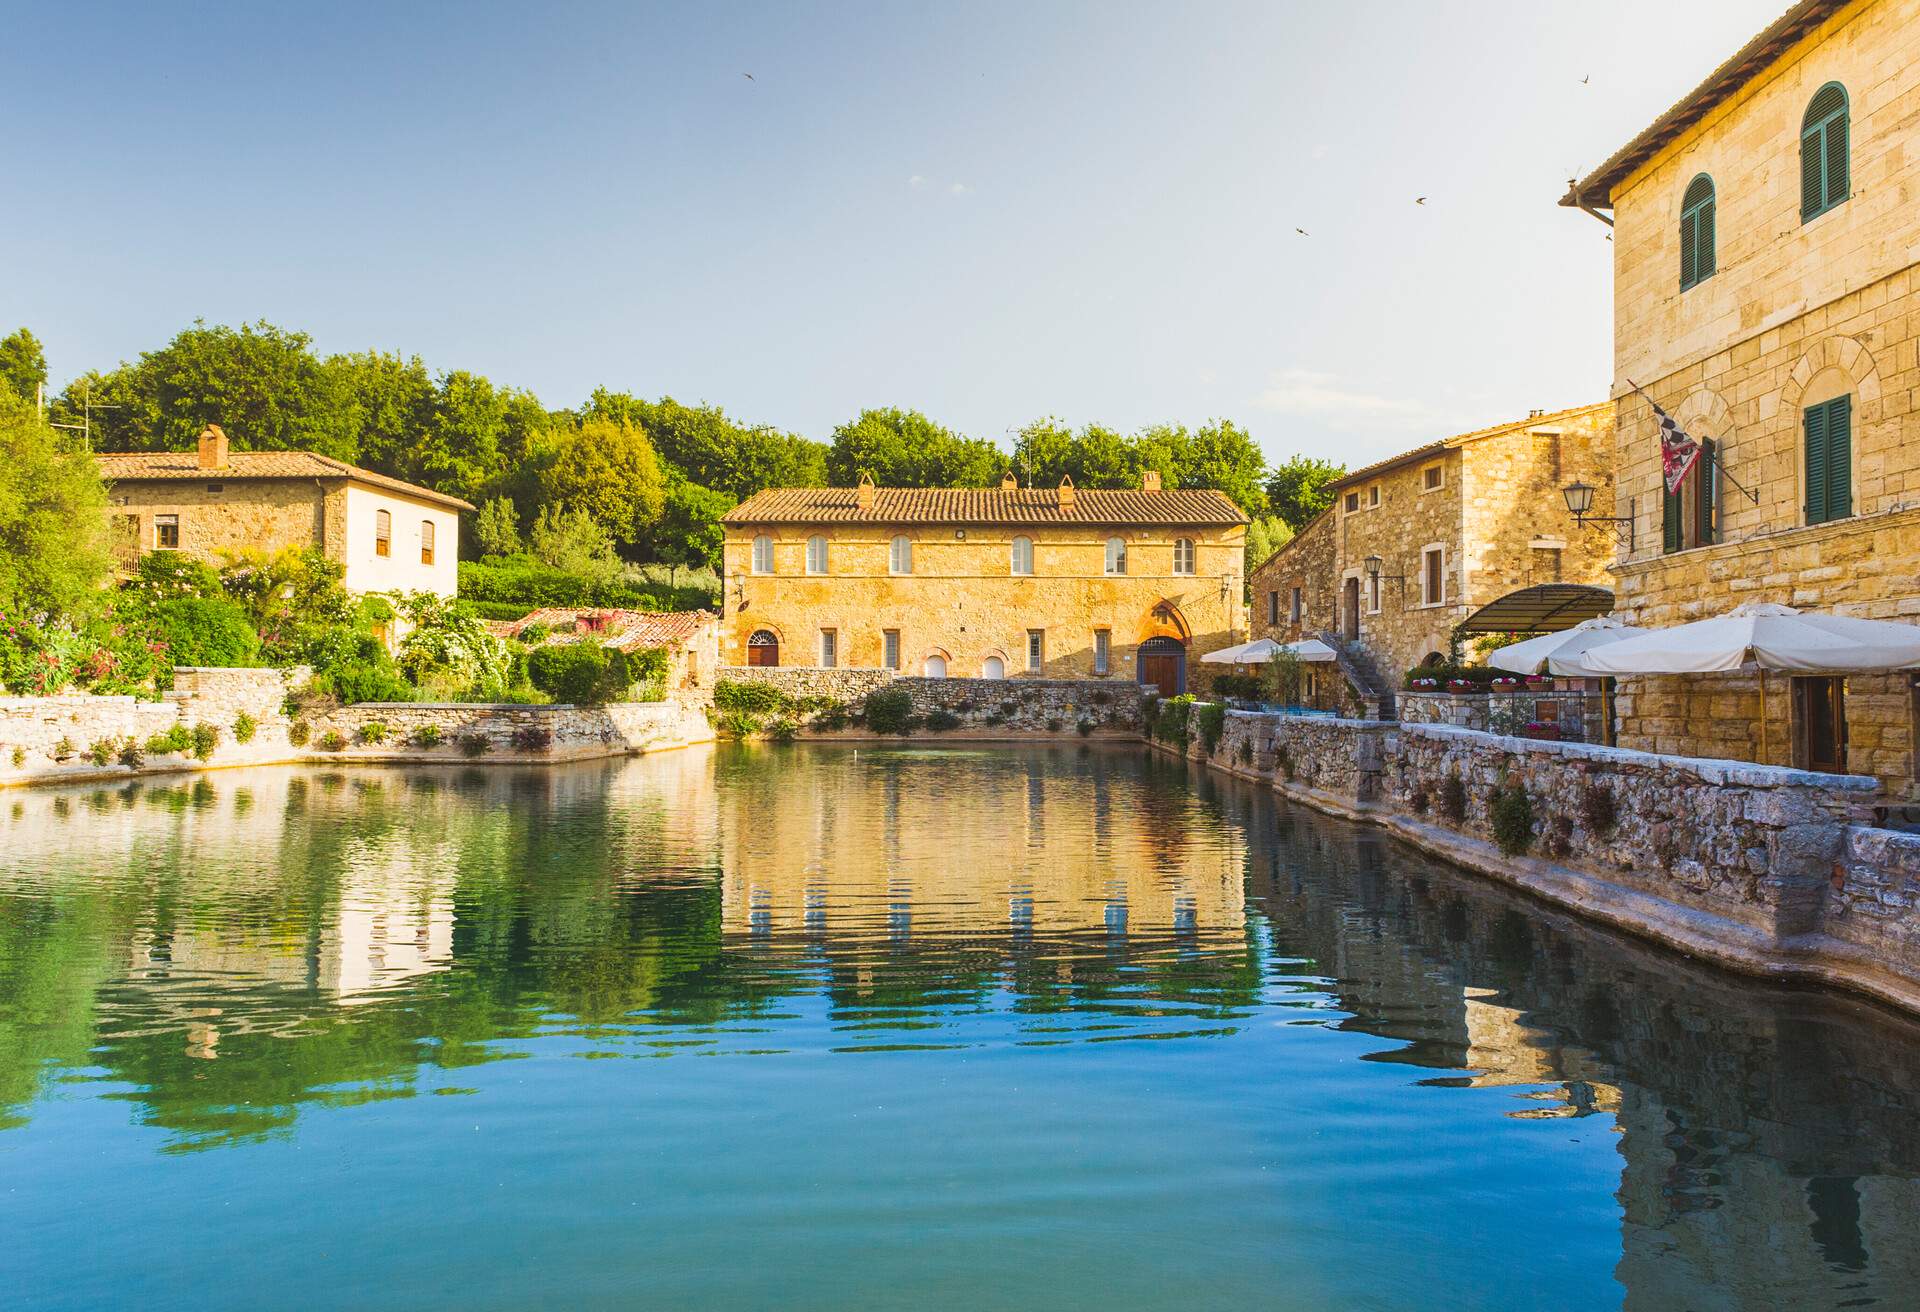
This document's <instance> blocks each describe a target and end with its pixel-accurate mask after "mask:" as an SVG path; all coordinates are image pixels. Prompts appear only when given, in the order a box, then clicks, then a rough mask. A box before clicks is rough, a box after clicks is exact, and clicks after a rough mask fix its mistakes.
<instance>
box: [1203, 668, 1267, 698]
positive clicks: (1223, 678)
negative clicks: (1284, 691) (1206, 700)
mask: <svg viewBox="0 0 1920 1312" xmlns="http://www.w3.org/2000/svg"><path fill="white" fill-rule="evenodd" d="M1263 691H1264V690H1263V689H1262V688H1261V686H1260V676H1259V675H1257V674H1216V675H1214V676H1213V695H1214V696H1216V697H1221V698H1231V697H1238V698H1242V699H1244V700H1246V701H1250V702H1257V701H1259V700H1260V699H1261V695H1262V692H1263Z"/></svg>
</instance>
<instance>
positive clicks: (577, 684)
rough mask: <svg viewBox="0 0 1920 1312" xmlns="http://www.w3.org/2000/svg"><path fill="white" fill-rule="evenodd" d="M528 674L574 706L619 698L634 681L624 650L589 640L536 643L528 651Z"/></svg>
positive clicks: (539, 685)
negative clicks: (557, 644) (542, 645)
mask: <svg viewBox="0 0 1920 1312" xmlns="http://www.w3.org/2000/svg"><path fill="white" fill-rule="evenodd" d="M527 678H528V679H529V680H530V681H531V682H532V683H533V686H534V687H536V688H538V689H539V690H540V691H541V692H544V693H546V694H548V695H549V696H551V697H552V698H553V699H554V700H555V701H557V702H565V703H568V704H570V705H574V706H599V705H602V704H603V703H606V702H610V701H618V700H620V697H621V696H622V695H623V694H624V693H625V692H626V690H627V687H628V685H630V684H631V683H632V682H633V674H632V672H631V669H630V667H629V664H628V660H627V654H626V653H625V652H623V651H621V650H620V649H619V648H618V647H602V646H600V645H599V644H597V643H592V642H571V643H566V644H564V645H561V646H549V647H536V648H535V649H534V650H533V651H531V652H529V653H527Z"/></svg>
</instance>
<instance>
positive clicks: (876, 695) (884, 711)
mask: <svg viewBox="0 0 1920 1312" xmlns="http://www.w3.org/2000/svg"><path fill="white" fill-rule="evenodd" d="M866 713H867V727H868V728H869V729H871V730H873V731H874V732H875V733H906V732H907V731H908V730H909V729H911V728H913V697H912V695H911V694H910V693H908V692H907V690H906V689H905V688H879V689H876V690H875V691H873V692H870V693H868V694H867V700H866Z"/></svg>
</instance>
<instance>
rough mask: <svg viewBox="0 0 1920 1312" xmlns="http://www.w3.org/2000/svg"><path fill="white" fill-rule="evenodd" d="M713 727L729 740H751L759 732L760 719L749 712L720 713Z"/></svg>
mask: <svg viewBox="0 0 1920 1312" xmlns="http://www.w3.org/2000/svg"><path fill="white" fill-rule="evenodd" d="M714 727H715V728H716V729H718V730H719V731H720V732H721V733H723V734H725V735H726V736H727V737H729V738H751V737H753V736H754V735H755V734H757V733H759V732H760V717H759V716H757V715H755V714H754V713H753V712H751V711H722V712H721V713H720V715H719V716H718V718H717V719H715V721H714Z"/></svg>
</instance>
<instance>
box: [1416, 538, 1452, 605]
mask: <svg viewBox="0 0 1920 1312" xmlns="http://www.w3.org/2000/svg"><path fill="white" fill-rule="evenodd" d="M1446 567H1447V551H1446V548H1445V547H1428V548H1427V549H1426V550H1425V551H1423V552H1421V553H1420V604H1421V605H1423V606H1438V605H1439V604H1440V603H1441V602H1443V601H1445V600H1446V599H1447V573H1446Z"/></svg>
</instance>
